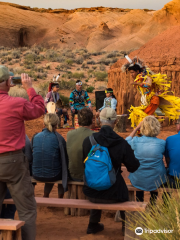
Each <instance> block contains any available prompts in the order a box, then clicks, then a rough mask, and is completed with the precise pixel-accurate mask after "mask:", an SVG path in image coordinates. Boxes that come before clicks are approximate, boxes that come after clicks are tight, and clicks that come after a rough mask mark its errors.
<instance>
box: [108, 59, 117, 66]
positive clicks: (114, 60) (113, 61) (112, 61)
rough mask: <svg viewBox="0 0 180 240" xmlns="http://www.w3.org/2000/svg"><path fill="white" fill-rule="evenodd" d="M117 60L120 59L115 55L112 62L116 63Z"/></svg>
mask: <svg viewBox="0 0 180 240" xmlns="http://www.w3.org/2000/svg"><path fill="white" fill-rule="evenodd" d="M117 61H118V58H116V57H114V58H112V59H111V63H115V62H117ZM111 63H110V64H111ZM110 64H109V65H110Z"/></svg>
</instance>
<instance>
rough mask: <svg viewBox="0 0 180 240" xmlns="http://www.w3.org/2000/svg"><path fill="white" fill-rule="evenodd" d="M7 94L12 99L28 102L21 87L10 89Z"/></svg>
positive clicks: (25, 93)
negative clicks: (16, 98) (20, 98)
mask: <svg viewBox="0 0 180 240" xmlns="http://www.w3.org/2000/svg"><path fill="white" fill-rule="evenodd" d="M8 94H9V96H12V97H22V98H25V99H27V100H29V97H28V95H27V92H26V91H25V89H24V88H22V87H21V86H15V87H13V88H10V90H9V93H8Z"/></svg>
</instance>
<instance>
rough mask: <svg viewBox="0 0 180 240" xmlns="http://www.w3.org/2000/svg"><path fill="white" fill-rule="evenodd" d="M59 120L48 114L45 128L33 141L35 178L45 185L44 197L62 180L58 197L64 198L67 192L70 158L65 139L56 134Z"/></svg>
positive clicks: (54, 115) (33, 171)
mask: <svg viewBox="0 0 180 240" xmlns="http://www.w3.org/2000/svg"><path fill="white" fill-rule="evenodd" d="M58 124H59V118H58V116H57V115H56V114H53V113H48V114H46V115H45V117H44V125H45V128H44V129H43V130H42V132H40V133H38V134H36V135H35V136H34V137H33V139H32V146H33V165H32V173H33V177H34V178H35V179H36V180H38V181H42V182H48V183H45V187H44V197H49V194H50V192H51V190H52V188H53V186H54V184H53V183H49V182H54V181H58V180H62V185H61V184H58V197H59V198H62V197H63V195H64V192H66V191H67V177H68V170H67V168H68V156H67V151H66V142H65V140H64V138H63V137H62V136H61V135H60V134H59V133H57V132H56V129H57V126H58Z"/></svg>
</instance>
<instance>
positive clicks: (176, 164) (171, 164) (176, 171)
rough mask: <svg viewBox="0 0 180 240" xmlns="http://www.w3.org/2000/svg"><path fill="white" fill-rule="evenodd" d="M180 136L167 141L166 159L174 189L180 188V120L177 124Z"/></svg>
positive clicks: (171, 137)
mask: <svg viewBox="0 0 180 240" xmlns="http://www.w3.org/2000/svg"><path fill="white" fill-rule="evenodd" d="M176 129H177V132H178V134H176V135H173V136H170V137H168V138H167V139H166V150H165V157H166V163H167V167H168V181H167V184H170V186H171V187H173V188H179V187H180V186H179V183H178V182H179V179H180V161H179V156H180V147H179V146H180V118H179V119H178V120H177V122H176Z"/></svg>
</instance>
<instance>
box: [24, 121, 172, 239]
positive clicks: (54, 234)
mask: <svg viewBox="0 0 180 240" xmlns="http://www.w3.org/2000/svg"><path fill="white" fill-rule="evenodd" d="M25 125H26V133H27V135H28V136H29V138H32V136H33V135H34V134H35V133H37V132H40V131H41V130H42V128H43V117H41V118H39V119H36V120H33V121H28V122H26V123H25ZM57 131H58V132H59V133H60V134H61V135H62V136H63V137H64V138H65V139H66V135H67V132H68V131H70V130H67V129H58V130H57ZM131 131H132V128H130V126H127V132H126V133H119V135H121V136H122V137H123V138H125V137H127V136H128V135H129V134H130V132H131ZM173 134H176V128H175V126H174V125H173V126H168V127H164V128H162V129H161V133H160V135H159V136H158V137H159V138H162V139H166V138H167V137H168V136H170V135H173ZM43 188H44V184H43V183H42V184H37V186H36V187H35V195H36V196H39V197H40V196H43ZM50 197H57V185H55V186H54V188H53V190H52V192H51V194H50ZM148 199H149V194H148V193H145V201H148ZM114 216H115V212H107V211H103V214H102V219H101V222H102V223H103V224H104V226H105V230H104V231H103V232H101V233H98V234H96V235H87V234H86V228H87V225H88V221H89V216H84V217H72V216H65V215H64V212H63V209H62V208H52V207H49V208H45V207H38V209H37V238H36V239H37V240H121V239H123V236H122V231H121V223H116V222H114Z"/></svg>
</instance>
